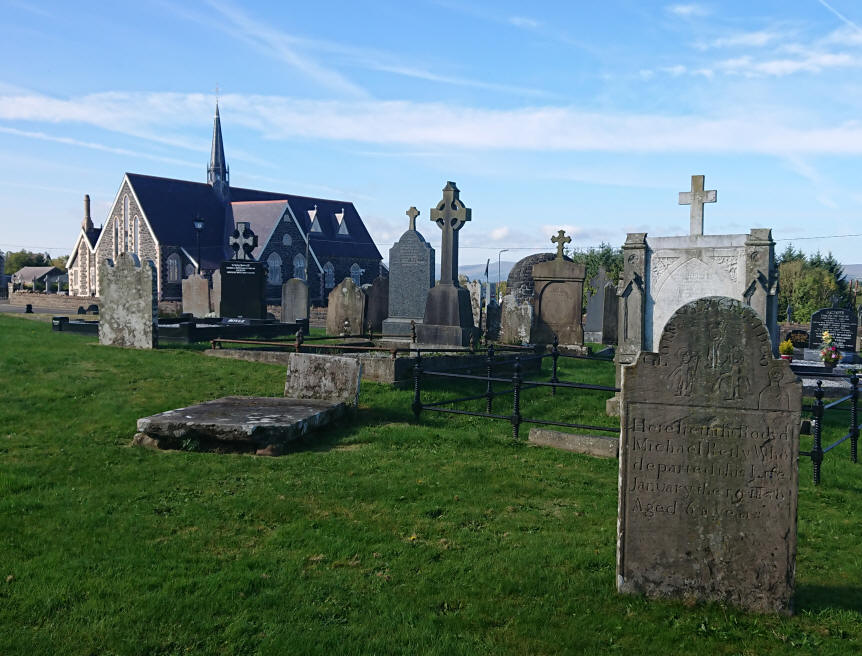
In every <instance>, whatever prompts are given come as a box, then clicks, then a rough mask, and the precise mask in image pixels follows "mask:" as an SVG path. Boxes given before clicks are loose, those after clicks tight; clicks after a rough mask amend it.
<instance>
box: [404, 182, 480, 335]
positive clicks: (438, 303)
mask: <svg viewBox="0 0 862 656" xmlns="http://www.w3.org/2000/svg"><path fill="white" fill-rule="evenodd" d="M460 193H461V192H460V191H459V190H458V187H457V186H456V184H455V183H454V182H447V183H446V186H445V187H444V188H443V198H442V200H441V201H440V202H439V203H437V207H435V208H433V209H432V210H431V220H432V221H434V222H435V223H436V224H437V226H438V227H439V228H440V230H441V231H442V233H443V236H442V241H441V246H440V250H441V252H442V254H441V262H440V284H439V285H435V286H434V287H432V288H431V289H430V290H429V292H428V299H427V300H426V302H425V315H424V317H423V320H422V324H420V325H417V326H416V336H417V340H418V342H419V343H420V344H423V345H425V346H429V345H434V346H441V347H452V346H467V345H468V344H469V343H470V339H471V337H472V336H473V310H472V308H471V304H470V292H468V291H467V290H466V289H464V288H463V287H461V286H460V285H459V284H458V233H459V232H460V230H461V228H463V227H464V224H465V223H466V222H467V221H470V220H471V218H472V216H471V215H472V212H471V210H470V208H468V207H466V206H465V205H464V203H463V202H461V199H460V197H459V196H460Z"/></svg>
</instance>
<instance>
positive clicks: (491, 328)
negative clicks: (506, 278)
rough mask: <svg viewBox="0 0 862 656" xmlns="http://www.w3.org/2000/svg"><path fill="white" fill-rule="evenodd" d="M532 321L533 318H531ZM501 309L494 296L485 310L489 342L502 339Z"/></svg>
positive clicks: (486, 332) (486, 331) (486, 333)
mask: <svg viewBox="0 0 862 656" xmlns="http://www.w3.org/2000/svg"><path fill="white" fill-rule="evenodd" d="M531 319H532V318H531ZM500 320H501V308H500V304H499V303H498V302H497V299H496V298H494V297H493V296H492V297H491V300H490V301H488V306H487V307H486V308H485V335H486V337H487V339H489V340H495V339H499V338H500Z"/></svg>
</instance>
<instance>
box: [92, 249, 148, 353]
mask: <svg viewBox="0 0 862 656" xmlns="http://www.w3.org/2000/svg"><path fill="white" fill-rule="evenodd" d="M99 289H100V290H101V294H102V298H101V300H102V305H101V308H100V309H99V311H100V314H99V343H100V344H106V345H110V346H129V347H133V348H144V349H150V348H155V347H156V346H158V339H159V321H158V300H157V299H158V296H157V288H156V267H155V265H154V264H153V263H152V262H151V261H150V260H147V261H146V262H144V263H143V264H141V262H140V261H139V260H138V256H137V255H135V254H134V253H121V254H120V256H119V257H118V258H117V264H116V265H114V264H113V263H112V262H111V261H110V260H105V261H104V262H103V263H102V266H100V267H99Z"/></svg>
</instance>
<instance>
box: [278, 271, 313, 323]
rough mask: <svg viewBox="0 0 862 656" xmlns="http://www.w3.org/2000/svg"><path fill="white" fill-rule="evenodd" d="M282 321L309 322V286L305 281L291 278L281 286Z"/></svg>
mask: <svg viewBox="0 0 862 656" xmlns="http://www.w3.org/2000/svg"><path fill="white" fill-rule="evenodd" d="M281 321H282V323H296V322H298V321H308V285H306V284H305V281H304V280H300V279H299V278H291V279H290V280H288V281H287V282H286V283H284V284H283V285H282V286H281Z"/></svg>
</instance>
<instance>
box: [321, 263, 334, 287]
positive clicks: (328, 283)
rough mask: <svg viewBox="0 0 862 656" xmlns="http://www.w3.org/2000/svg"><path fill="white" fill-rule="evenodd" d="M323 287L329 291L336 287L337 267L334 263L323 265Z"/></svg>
mask: <svg viewBox="0 0 862 656" xmlns="http://www.w3.org/2000/svg"><path fill="white" fill-rule="evenodd" d="M323 286H324V287H326V288H327V289H332V288H333V287H335V267H334V266H332V262H327V263H326V264H324V265H323Z"/></svg>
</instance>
